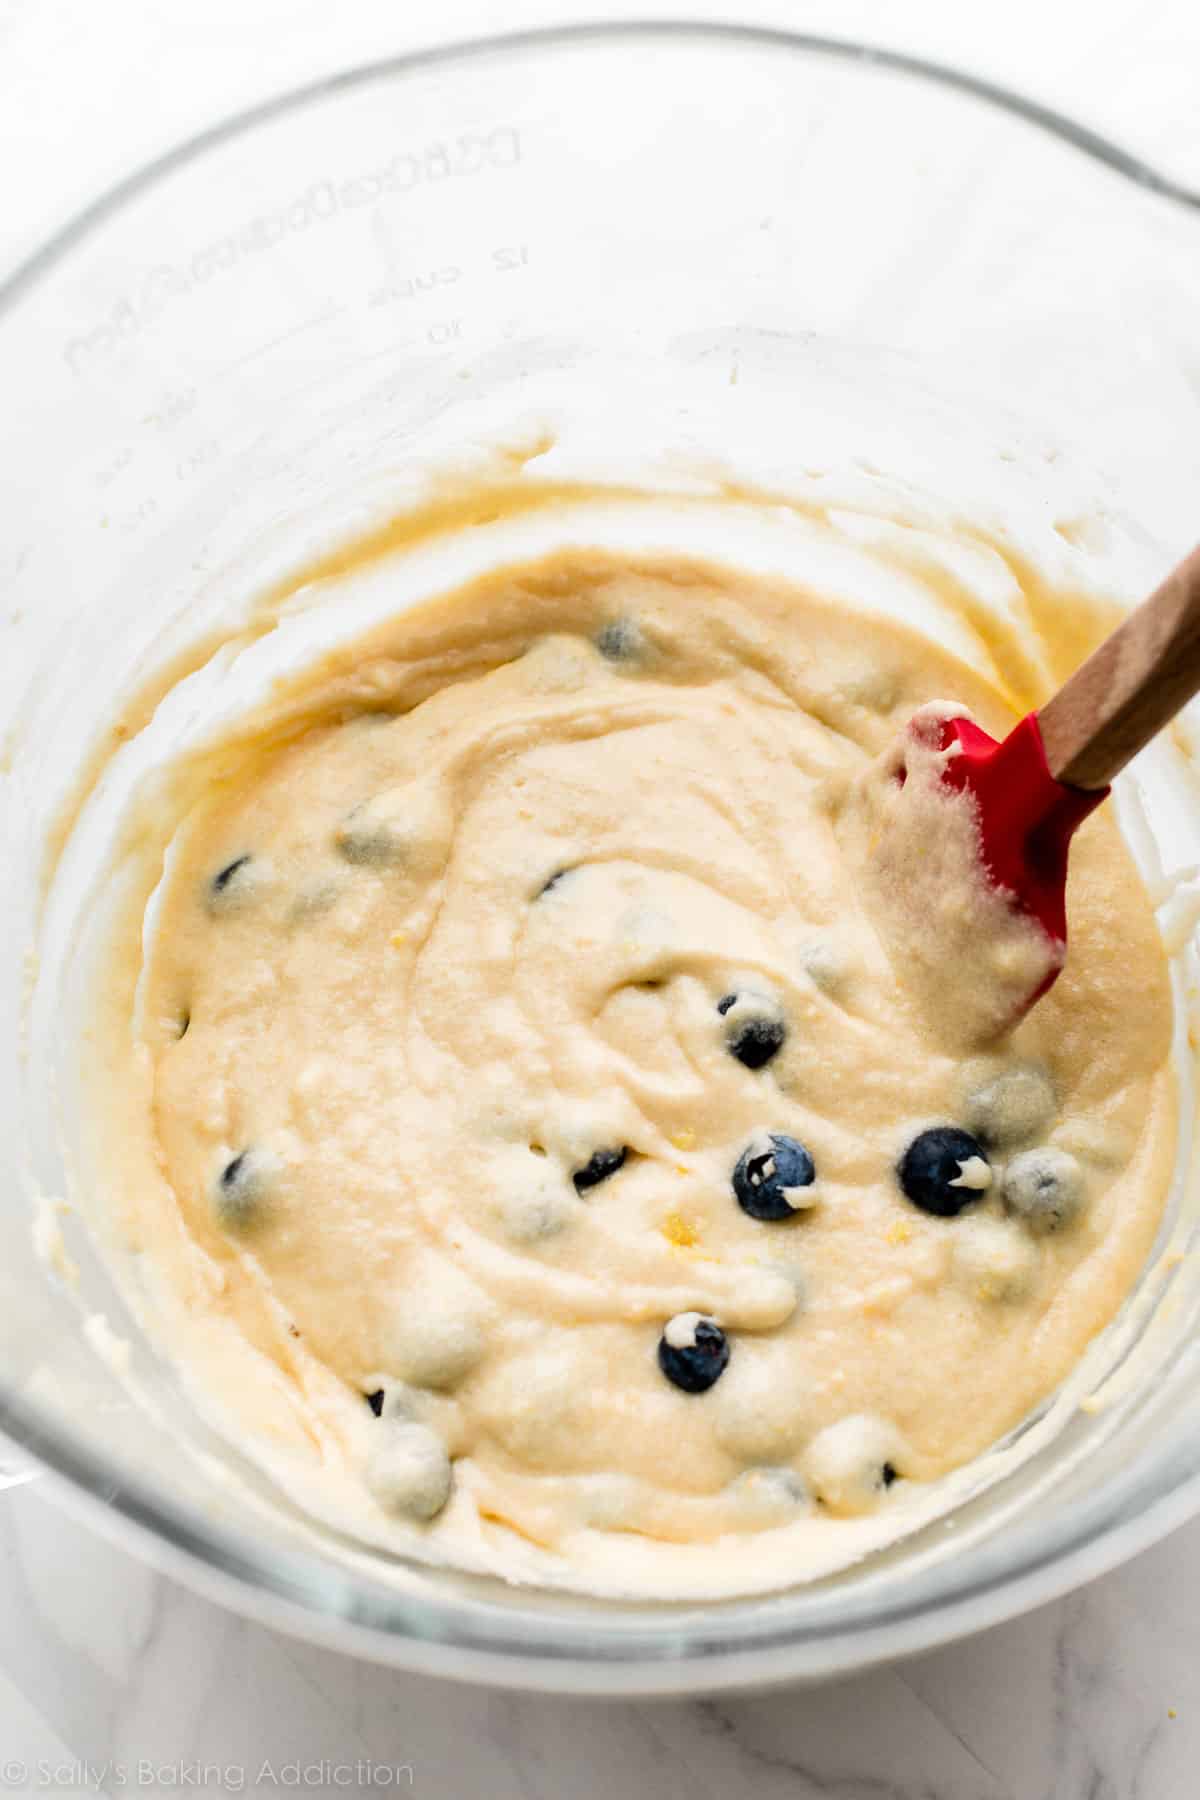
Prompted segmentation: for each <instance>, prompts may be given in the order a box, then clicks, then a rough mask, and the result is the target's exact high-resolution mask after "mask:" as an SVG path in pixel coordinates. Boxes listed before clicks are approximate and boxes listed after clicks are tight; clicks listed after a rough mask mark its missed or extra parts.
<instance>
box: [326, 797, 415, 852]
mask: <svg viewBox="0 0 1200 1800" xmlns="http://www.w3.org/2000/svg"><path fill="white" fill-rule="evenodd" d="M333 841H334V845H335V847H336V849H337V851H338V854H339V855H340V856H341V857H343V859H344V860H345V861H346V862H348V863H354V864H356V865H357V866H361V867H365V868H369V869H390V868H394V867H395V866H396V864H398V863H400V862H402V861H403V860H404V852H405V848H406V844H405V838H404V834H403V832H402V830H401V828H400V826H399V824H398V822H397V821H396V820H395V819H392V818H388V817H383V816H381V815H380V814H379V812H378V810H377V809H373V808H372V805H371V802H370V801H369V800H367V801H364V802H363V804H362V805H361V806H356V807H355V808H354V811H353V812H351V813H349V814H348V815H347V817H346V818H344V819H343V820H342V823H341V824H340V825H339V826H338V828H337V830H336V832H335V833H334V838H333Z"/></svg>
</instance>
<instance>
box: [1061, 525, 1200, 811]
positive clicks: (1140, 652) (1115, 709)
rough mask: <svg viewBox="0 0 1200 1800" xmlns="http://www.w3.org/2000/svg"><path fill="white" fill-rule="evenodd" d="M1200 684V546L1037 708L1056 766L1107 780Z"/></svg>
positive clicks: (1081, 780)
mask: <svg viewBox="0 0 1200 1800" xmlns="http://www.w3.org/2000/svg"><path fill="white" fill-rule="evenodd" d="M1198 689H1200V547H1198V548H1197V549H1195V550H1193V551H1192V554H1191V555H1190V556H1189V557H1187V558H1186V560H1185V561H1183V562H1181V563H1180V565H1179V567H1178V568H1177V569H1175V570H1174V571H1173V572H1172V573H1171V574H1170V575H1168V576H1167V579H1166V580H1165V581H1164V582H1163V584H1162V586H1161V587H1160V588H1157V589H1156V590H1155V592H1154V593H1153V594H1151V596H1150V598H1149V599H1148V600H1146V601H1143V603H1142V605H1141V606H1139V607H1138V608H1137V611H1136V612H1132V613H1130V615H1129V617H1128V618H1127V619H1126V620H1125V622H1124V623H1123V624H1122V625H1120V626H1119V627H1118V628H1117V630H1116V631H1114V632H1113V634H1112V636H1111V637H1110V638H1106V639H1105V641H1104V642H1103V643H1102V644H1101V645H1100V648H1099V649H1098V650H1095V651H1093V653H1092V655H1091V656H1089V657H1088V659H1087V661H1086V662H1085V663H1081V664H1080V666H1079V668H1078V669H1076V671H1075V673H1074V675H1072V677H1071V679H1070V680H1069V681H1068V682H1067V684H1066V686H1065V687H1062V688H1060V689H1059V691H1058V693H1057V694H1055V696H1054V698H1053V699H1052V700H1048V701H1047V702H1046V704H1045V706H1043V707H1042V709H1041V711H1040V712H1039V713H1038V723H1039V724H1040V726H1041V728H1042V741H1043V743H1044V744H1045V746H1046V761H1047V762H1048V763H1049V765H1050V773H1051V774H1052V775H1054V776H1056V777H1057V779H1058V780H1059V781H1065V782H1069V783H1070V785H1071V786H1072V787H1081V788H1101V787H1105V786H1106V785H1107V784H1108V783H1109V782H1110V781H1111V780H1112V778H1113V776H1114V775H1119V774H1120V772H1121V770H1122V769H1123V768H1124V767H1125V764H1126V763H1127V762H1129V760H1130V759H1131V757H1134V756H1136V755H1137V753H1138V751H1139V750H1141V749H1142V748H1143V747H1144V746H1145V745H1146V744H1148V743H1149V742H1150V739H1151V738H1152V737H1153V736H1154V734H1155V732H1157V731H1161V730H1162V728H1163V726H1164V725H1166V724H1168V723H1169V721H1170V720H1171V719H1173V718H1174V716H1175V714H1176V713H1177V712H1178V711H1179V709H1180V707H1182V706H1184V705H1185V704H1186V702H1187V701H1188V700H1190V699H1191V697H1192V695H1193V694H1194V693H1196V692H1197V690H1198Z"/></svg>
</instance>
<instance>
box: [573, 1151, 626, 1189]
mask: <svg viewBox="0 0 1200 1800" xmlns="http://www.w3.org/2000/svg"><path fill="white" fill-rule="evenodd" d="M628 1155H629V1152H628V1150H626V1149H625V1148H624V1147H622V1148H621V1149H620V1150H593V1152H592V1154H591V1156H589V1158H588V1160H587V1162H586V1163H585V1164H584V1166H583V1168H582V1169H576V1171H575V1173H574V1175H573V1176H572V1177H571V1179H572V1180H573V1181H574V1183H575V1192H576V1193H577V1194H586V1193H587V1191H588V1189H589V1188H594V1187H599V1185H600V1183H601V1182H602V1181H607V1180H608V1178H609V1176H610V1175H615V1174H616V1172H617V1170H618V1169H619V1168H620V1167H621V1165H622V1164H623V1163H624V1161H625V1158H626V1157H627V1156H628Z"/></svg>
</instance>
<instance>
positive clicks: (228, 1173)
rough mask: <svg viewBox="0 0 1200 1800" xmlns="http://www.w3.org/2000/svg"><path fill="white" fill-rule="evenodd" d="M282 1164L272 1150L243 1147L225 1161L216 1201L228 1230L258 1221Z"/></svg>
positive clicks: (216, 1206) (217, 1211)
mask: <svg viewBox="0 0 1200 1800" xmlns="http://www.w3.org/2000/svg"><path fill="white" fill-rule="evenodd" d="M279 1167H280V1164H279V1160H278V1158H277V1157H275V1156H274V1155H272V1153H271V1152H270V1151H269V1150H243V1151H241V1152H240V1153H239V1154H238V1155H237V1156H235V1157H233V1158H231V1160H230V1161H229V1162H227V1163H226V1164H225V1167H224V1168H223V1169H222V1170H221V1173H220V1175H219V1176H218V1177H217V1181H216V1185H215V1191H214V1194H213V1201H214V1205H215V1208H216V1213H217V1217H218V1219H219V1220H220V1222H221V1224H222V1225H223V1226H225V1228H226V1229H227V1230H235V1231H236V1230H240V1229H242V1228H243V1227H245V1226H247V1225H252V1224H254V1223H255V1221H256V1219H257V1217H258V1214H259V1211H260V1208H261V1205H262V1202H263V1200H264V1199H265V1198H266V1195H267V1191H268V1188H269V1186H270V1184H271V1182H272V1178H273V1177H274V1176H275V1175H276V1174H277V1172H278V1170H279Z"/></svg>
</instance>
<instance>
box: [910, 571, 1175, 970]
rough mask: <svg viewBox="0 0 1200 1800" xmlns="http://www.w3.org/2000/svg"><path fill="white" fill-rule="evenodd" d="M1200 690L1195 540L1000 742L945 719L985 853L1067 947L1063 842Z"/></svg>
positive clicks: (957, 777) (956, 780)
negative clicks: (1147, 595) (1042, 702)
mask: <svg viewBox="0 0 1200 1800" xmlns="http://www.w3.org/2000/svg"><path fill="white" fill-rule="evenodd" d="M1198 690H1200V548H1198V549H1196V550H1194V551H1193V552H1192V554H1191V555H1190V556H1189V557H1188V558H1187V559H1186V561H1184V562H1182V563H1181V564H1180V565H1179V567H1178V568H1177V569H1176V570H1175V571H1174V572H1173V573H1172V574H1171V575H1168V577H1167V579H1166V580H1165V581H1164V582H1163V584H1162V586H1161V587H1160V588H1158V589H1157V590H1156V592H1155V593H1153V594H1152V595H1151V596H1150V598H1149V599H1148V600H1146V601H1144V602H1143V604H1142V605H1141V606H1139V607H1138V608H1137V610H1136V612H1133V613H1131V614H1130V615H1129V617H1128V618H1127V619H1126V620H1125V621H1124V622H1123V624H1121V625H1120V626H1119V627H1118V628H1117V630H1116V631H1114V632H1113V634H1112V636H1111V637H1109V638H1106V639H1105V641H1104V643H1102V644H1101V645H1100V647H1099V649H1098V650H1096V651H1094V652H1093V654H1092V655H1091V656H1089V657H1088V659H1087V661H1086V662H1085V663H1083V664H1081V666H1080V667H1079V668H1078V669H1077V670H1076V671H1075V673H1074V675H1072V676H1071V678H1070V680H1069V681H1068V682H1067V683H1066V685H1065V686H1064V687H1062V688H1060V689H1059V691H1058V693H1057V694H1055V695H1054V698H1053V699H1052V700H1048V701H1047V703H1046V705H1045V706H1043V707H1041V708H1040V709H1039V710H1038V711H1037V712H1033V713H1030V714H1029V715H1028V717H1027V718H1024V719H1022V721H1021V723H1020V724H1019V725H1018V726H1017V727H1016V729H1015V730H1014V731H1012V732H1010V733H1009V735H1008V737H1006V738H1005V739H1004V741H1003V742H1002V743H997V741H996V739H995V738H991V737H989V736H988V734H987V733H986V732H985V731H981V730H980V729H979V727H978V726H977V725H975V724H973V723H972V722H971V721H970V720H969V719H949V720H946V721H944V722H940V723H939V729H940V731H941V733H942V739H941V744H940V748H942V749H946V748H948V747H949V746H950V744H951V743H952V742H954V741H955V740H957V742H958V745H959V746H960V749H959V753H958V754H957V755H956V756H953V757H952V758H951V759H950V760H949V761H948V762H947V763H946V765H945V770H944V774H943V780H944V781H946V782H948V783H950V785H951V786H953V787H956V788H959V789H966V790H967V791H969V792H970V793H971V794H972V795H973V796H974V798H975V801H976V803H977V806H978V811H979V826H980V835H981V839H982V853H983V861H984V864H985V867H986V869H987V872H988V875H989V878H990V879H991V881H992V882H993V884H994V885H995V886H996V887H997V888H999V889H1002V890H1003V891H1004V892H1005V894H1006V897H1008V898H1009V899H1010V901H1011V903H1012V905H1013V906H1014V907H1016V908H1017V909H1018V910H1020V911H1021V912H1024V913H1025V914H1027V915H1028V916H1029V917H1031V918H1033V919H1035V920H1037V921H1038V923H1039V924H1041V925H1042V926H1043V927H1044V929H1045V931H1046V933H1047V935H1048V936H1049V938H1050V939H1051V941H1052V944H1053V945H1054V946H1055V947H1056V949H1057V956H1056V959H1055V962H1054V966H1053V967H1052V968H1051V970H1050V972H1049V974H1048V975H1047V976H1046V978H1045V980H1044V981H1042V983H1041V985H1040V986H1039V987H1038V988H1037V989H1036V990H1035V991H1034V992H1033V993H1032V994H1030V996H1029V999H1028V1002H1027V1005H1028V1006H1032V1004H1033V1002H1034V1001H1035V1000H1039V999H1040V998H1041V996H1042V995H1043V994H1044V993H1045V992H1046V991H1047V989H1048V988H1050V987H1051V986H1052V985H1053V983H1054V981H1055V980H1056V978H1057V976H1058V973H1059V970H1060V969H1061V967H1062V963H1063V959H1064V957H1065V954H1066V943H1067V912H1066V881H1067V851H1068V848H1069V846H1070V842H1071V837H1072V835H1073V833H1074V832H1075V830H1076V828H1077V827H1078V826H1079V825H1080V824H1082V822H1083V820H1084V819H1086V818H1087V816H1088V814H1089V813H1090V812H1092V811H1093V810H1094V809H1095V808H1096V807H1097V806H1099V804H1100V802H1101V801H1102V800H1103V799H1104V797H1105V795H1106V794H1107V793H1108V791H1109V789H1108V784H1109V782H1110V781H1111V780H1112V779H1113V777H1114V776H1115V775H1118V774H1119V773H1120V771H1121V770H1122V769H1123V768H1124V767H1125V765H1126V763H1127V762H1129V760H1130V759H1131V758H1132V757H1133V756H1136V754H1137V752H1138V751H1139V750H1141V749H1142V748H1143V747H1144V746H1145V745H1146V744H1148V743H1149V741H1150V739H1151V738H1152V737H1153V736H1154V735H1155V733H1156V732H1159V731H1161V730H1162V728H1163V726H1164V725H1166V724H1168V723H1169V722H1170V720H1171V719H1173V718H1174V716H1175V714H1176V713H1177V712H1178V711H1179V710H1180V708H1181V707H1182V706H1184V705H1185V704H1186V702H1187V701H1188V700H1190V699H1191V698H1192V696H1193V694H1195V693H1196V692H1197V691H1198Z"/></svg>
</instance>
